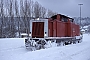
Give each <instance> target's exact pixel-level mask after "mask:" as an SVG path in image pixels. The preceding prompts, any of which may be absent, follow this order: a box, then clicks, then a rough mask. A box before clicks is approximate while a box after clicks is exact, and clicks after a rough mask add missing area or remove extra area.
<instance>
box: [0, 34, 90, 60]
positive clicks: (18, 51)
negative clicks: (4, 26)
mask: <svg viewBox="0 0 90 60" xmlns="http://www.w3.org/2000/svg"><path fill="white" fill-rule="evenodd" d="M0 60H90V35H89V34H84V35H83V41H82V43H78V44H72V45H66V46H58V47H52V48H47V49H41V50H36V51H29V50H27V49H26V48H25V44H24V38H5V39H4V38H3V39H0Z"/></svg>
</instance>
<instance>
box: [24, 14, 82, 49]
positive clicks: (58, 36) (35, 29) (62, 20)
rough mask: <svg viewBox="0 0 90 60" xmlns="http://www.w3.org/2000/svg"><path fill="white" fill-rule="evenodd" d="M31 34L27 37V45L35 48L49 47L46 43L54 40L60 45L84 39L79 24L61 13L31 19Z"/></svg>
mask: <svg viewBox="0 0 90 60" xmlns="http://www.w3.org/2000/svg"><path fill="white" fill-rule="evenodd" d="M29 35H30V36H29V37H28V38H27V39H25V46H26V47H29V48H35V49H41V48H47V47H46V45H48V44H50V45H51V44H52V43H53V42H54V43H56V45H57V46H59V45H68V44H72V43H73V44H75V43H80V42H81V41H82V36H81V35H80V27H79V25H77V24H75V23H74V19H73V18H70V17H67V16H65V15H61V14H57V15H54V16H52V17H51V18H48V19H33V20H30V34H29ZM48 42H49V43H48Z"/></svg>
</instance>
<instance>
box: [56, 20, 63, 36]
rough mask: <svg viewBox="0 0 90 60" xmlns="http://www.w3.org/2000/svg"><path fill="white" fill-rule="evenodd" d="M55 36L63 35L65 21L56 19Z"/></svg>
mask: <svg viewBox="0 0 90 60" xmlns="http://www.w3.org/2000/svg"><path fill="white" fill-rule="evenodd" d="M57 37H65V23H64V22H61V21H57Z"/></svg>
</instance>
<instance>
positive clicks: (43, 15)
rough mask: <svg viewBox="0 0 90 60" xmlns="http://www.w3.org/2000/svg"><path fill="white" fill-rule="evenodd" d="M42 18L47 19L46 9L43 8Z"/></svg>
mask: <svg viewBox="0 0 90 60" xmlns="http://www.w3.org/2000/svg"><path fill="white" fill-rule="evenodd" d="M41 17H42V18H46V8H44V7H41Z"/></svg>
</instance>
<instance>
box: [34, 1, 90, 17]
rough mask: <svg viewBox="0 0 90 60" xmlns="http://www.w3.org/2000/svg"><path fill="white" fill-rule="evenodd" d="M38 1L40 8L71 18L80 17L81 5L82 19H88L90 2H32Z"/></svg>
mask: <svg viewBox="0 0 90 60" xmlns="http://www.w3.org/2000/svg"><path fill="white" fill-rule="evenodd" d="M33 1H38V2H39V3H40V4H41V5H42V6H44V7H46V8H47V9H50V10H52V11H55V12H58V13H61V14H65V15H68V16H71V17H79V16H80V6H79V5H78V4H79V3H82V4H83V6H82V17H90V0H33Z"/></svg>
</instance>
